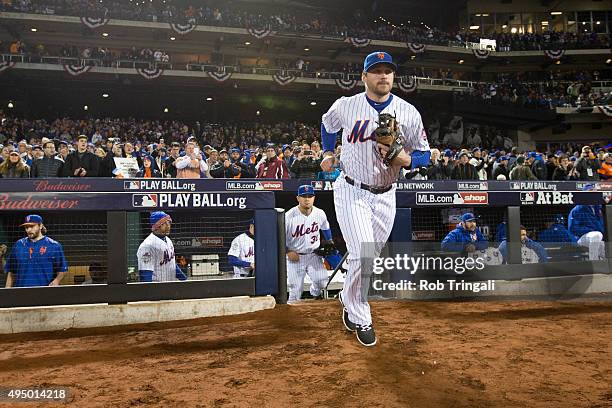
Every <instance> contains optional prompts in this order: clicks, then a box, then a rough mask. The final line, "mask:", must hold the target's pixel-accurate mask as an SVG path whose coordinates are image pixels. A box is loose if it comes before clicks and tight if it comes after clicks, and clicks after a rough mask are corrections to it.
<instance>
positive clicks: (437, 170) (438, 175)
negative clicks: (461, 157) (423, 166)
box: [427, 149, 453, 180]
mask: <svg viewBox="0 0 612 408" xmlns="http://www.w3.org/2000/svg"><path fill="white" fill-rule="evenodd" d="M452 156H453V152H451V150H450V149H446V150H445V151H444V155H443V156H442V157H440V151H439V150H438V149H431V158H430V163H429V167H428V168H427V179H428V180H448V179H450V176H451V171H452V167H453V166H452V163H451V157H452Z"/></svg>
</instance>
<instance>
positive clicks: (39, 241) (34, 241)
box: [4, 214, 68, 288]
mask: <svg viewBox="0 0 612 408" xmlns="http://www.w3.org/2000/svg"><path fill="white" fill-rule="evenodd" d="M20 227H25V232H26V235H27V237H25V238H21V239H20V240H19V241H17V242H16V243H15V245H14V246H13V249H12V251H11V253H10V254H9V256H8V258H7V260H6V265H5V266H4V270H5V272H6V273H7V274H8V276H7V279H6V287H7V288H12V287H29V286H59V284H60V282H61V281H62V279H63V278H64V276H65V275H66V273H67V272H68V262H66V257H65V256H64V250H63V249H62V245H61V244H60V243H59V242H57V241H55V240H53V239H51V238H49V237H47V236H45V234H46V233H47V229H46V227H45V226H44V224H43V219H42V217H41V216H40V215H36V214H31V215H28V216H27V217H26V218H25V222H24V223H23V224H21V225H20Z"/></svg>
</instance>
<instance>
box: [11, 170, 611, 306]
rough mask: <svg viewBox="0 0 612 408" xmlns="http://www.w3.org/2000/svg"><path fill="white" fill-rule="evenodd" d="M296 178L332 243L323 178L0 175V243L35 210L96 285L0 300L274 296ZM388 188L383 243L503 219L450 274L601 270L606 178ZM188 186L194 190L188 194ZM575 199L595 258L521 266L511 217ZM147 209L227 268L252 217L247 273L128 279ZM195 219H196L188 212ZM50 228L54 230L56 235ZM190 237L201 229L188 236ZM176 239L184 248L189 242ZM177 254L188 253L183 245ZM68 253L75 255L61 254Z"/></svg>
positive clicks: (535, 215)
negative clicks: (498, 250) (595, 238)
mask: <svg viewBox="0 0 612 408" xmlns="http://www.w3.org/2000/svg"><path fill="white" fill-rule="evenodd" d="M304 183H306V184H311V185H313V186H314V187H315V189H316V190H317V199H316V200H317V202H316V205H317V206H319V207H321V208H323V209H324V210H325V211H326V213H327V214H328V217H329V219H330V223H331V225H332V232H333V234H334V238H335V239H336V242H337V243H338V245H339V247H340V248H341V249H342V248H343V243H342V237H341V234H340V231H339V228H338V224H337V221H336V220H335V214H334V206H333V198H332V188H333V183H332V182H329V181H311V180H282V181H281V180H218V179H217V180H167V179H166V180H162V179H153V180H142V179H141V180H114V179H101V178H100V179H94V178H92V179H47V180H37V179H28V180H16V179H0V244H6V245H7V246H8V247H9V250H10V249H11V246H12V245H13V244H14V242H15V241H16V239H18V238H21V237H23V236H24V234H23V229H22V228H21V229H20V228H19V227H18V226H19V224H21V222H23V218H24V217H25V215H27V214H30V213H37V214H40V215H42V216H43V217H44V218H45V223H46V225H47V227H48V229H49V230H50V232H49V234H48V235H49V236H50V237H52V238H53V237H54V236H55V237H58V236H59V237H60V239H59V240H60V242H61V241H64V242H66V243H68V242H69V247H70V248H65V250H66V252H67V253H69V254H67V255H69V256H68V258H70V259H69V264H70V262H73V263H79V262H82V263H87V264H89V267H90V268H91V266H92V264H94V263H95V264H96V265H95V267H96V268H97V270H99V271H100V270H101V271H102V272H101V273H102V274H104V280H103V282H102V283H96V282H91V284H85V285H81V284H79V283H82V282H77V281H76V280H75V281H74V282H71V283H74V284H72V285H62V286H60V287H55V288H45V287H32V288H12V289H2V290H1V291H0V293H1V294H2V296H0V307H16V306H42V305H54V304H79V303H126V302H135V301H153V300H163V299H192V298H210V297H224V296H238V295H247V296H259V295H273V296H275V297H276V299H277V302H280V303H282V302H284V301H285V300H286V293H287V292H286V272H285V269H284V268H285V262H284V260H285V254H284V251H285V245H284V241H285V238H284V213H283V209H284V210H286V209H289V208H290V207H292V206H294V205H295V204H296V201H295V200H296V199H295V195H296V194H295V191H296V190H297V187H298V186H299V185H301V184H304ZM396 194H397V207H398V209H397V216H396V220H395V223H394V228H393V230H392V233H391V238H390V242H392V243H411V244H414V245H421V246H420V247H419V248H424V249H427V248H429V250H431V251H435V248H434V247H433V246H430V247H428V246H427V245H428V244H437V243H439V242H440V241H441V240H442V239H443V237H444V235H445V234H446V233H448V231H449V228H451V227H452V226H453V225H454V223H456V220H457V217H458V216H459V215H460V214H462V213H465V212H468V211H470V212H474V213H476V214H477V215H478V216H479V217H480V220H481V221H480V222H479V223H480V226H481V228H482V229H483V231H484V232H485V233H486V235H487V236H488V237H490V241H491V242H494V241H495V239H494V238H493V237H495V236H496V235H498V234H497V233H498V230H497V229H498V228H499V225H500V224H502V223H504V222H505V224H506V226H507V228H506V231H505V232H504V237H506V238H507V240H508V243H509V244H508V259H507V264H504V265H495V266H487V268H485V269H484V270H482V271H478V272H472V273H465V274H463V275H462V276H461V277H462V279H465V280H486V279H502V280H520V279H525V278H533V277H551V276H568V275H572V276H573V275H585V274H595V273H602V274H610V273H612V261H611V254H612V248H611V246H610V243H611V242H612V237H611V231H612V205H611V204H610V197H611V196H612V183H606V182H594V183H593V182H484V181H483V182H479V181H467V182H464V181H418V182H415V181H411V182H408V181H400V182H398V184H397V193H396ZM195 195H197V196H198V197H199V198H198V200H195V201H194V199H193V197H194V196H195ZM204 197H206V199H204ZM579 204H583V205H601V206H602V208H603V209H604V211H603V214H604V224H605V236H604V241H605V246H606V247H605V256H606V258H605V259H603V260H597V261H591V260H588V259H587V258H586V256H585V254H584V251H580V250H577V251H575V254H572V255H571V256H572V258H570V259H563V258H562V257H563V256H568V251H566V250H565V249H564V248H563V247H562V246H561V247H558V248H556V249H555V248H553V249H551V250H550V254H551V259H550V261H551V262H547V263H535V264H524V263H523V261H522V258H521V249H520V242H519V241H520V230H519V226H520V225H521V224H526V227H527V228H528V229H529V230H530V231H534V232H537V231H540V230H541V229H542V228H543V227H544V225H545V223H546V222H547V220H549V219H551V218H552V217H553V216H556V215H557V214H561V215H563V216H564V217H565V220H566V221H565V222H566V223H567V216H568V213H569V211H570V210H571V209H572V208H573V206H575V205H579ZM220 205H223V206H220ZM154 210H164V211H168V212H169V213H170V214H171V215H172V216H173V217H175V218H176V219H177V220H179V223H178V224H176V225H183V226H184V230H180V227H177V228H179V229H175V230H174V231H173V232H171V234H170V236H171V238H173V240H174V241H175V242H181V241H182V240H185V239H187V238H190V237H191V236H192V235H193V238H205V241H206V242H207V243H208V244H207V245H208V246H203V247H202V248H203V252H206V253H216V254H217V255H219V264H220V265H223V267H222V269H226V270H225V272H228V273H229V271H228V270H227V269H228V265H227V260H223V259H222V258H223V252H226V250H227V244H228V243H229V241H230V239H231V238H232V237H233V236H234V235H236V234H238V233H239V232H241V231H242V230H243V229H244V228H245V222H246V221H247V220H248V219H250V218H251V217H253V218H254V219H255V226H256V228H255V242H256V244H255V263H256V273H255V276H254V277H250V278H241V279H231V278H230V277H229V276H228V275H227V274H226V275H225V276H223V277H217V278H215V277H213V278H209V279H198V278H195V277H194V275H193V274H191V275H190V277H189V280H188V281H187V282H164V283H139V282H138V279H137V278H134V276H135V275H134V274H135V273H137V265H136V264H135V248H136V247H137V244H138V243H139V242H140V240H142V239H143V238H144V237H145V236H146V228H147V225H146V224H147V217H148V214H149V213H150V212H151V211H154ZM198 217H199V218H202V217H203V220H200V221H195V220H196V219H198ZM181 223H182V224H181ZM198 223H199V224H198ZM230 223H234V224H235V226H234V227H233V229H231V228H230V230H231V231H230V232H228V233H225V235H224V236H223V237H222V238H223V242H224V243H225V247H224V248H222V249H219V248H215V247H214V242H215V236H214V235H212V236H211V234H212V233H208V232H206V231H211V230H212V231H216V230H221V229H222V227H223V228H226V227H227V225H229V224H230ZM62 226H65V227H66V231H64V232H63V233H62V232H61V228H62ZM208 227H210V228H208ZM7 231H8V232H9V233H8V234H7ZM201 231H204V232H201ZM3 232H4V233H3ZM198 234H199V235H198ZM202 234H204V237H202V236H200V235H202ZM221 235H223V234H221ZM88 237H89V238H88ZM198 242H200V244H201V243H202V241H201V240H200V241H198ZM200 244H198V245H200ZM181 245H183V246H187V247H188V246H189V243H188V242H187V244H181ZM175 246H176V245H175ZM413 248H414V247H413ZM189 251H191V253H192V254H193V253H195V252H194V251H193V249H192V248H191V249H189V250H188V251H187V252H189ZM178 252H179V251H177V254H178ZM79 257H80V258H79ZM75 259H77V261H70V260H75ZM224 262H225V263H224ZM135 269H136V270H135ZM426 273H427V277H428V278H432V279H433V278H436V277H437V276H441V277H442V276H445V273H446V272H444V271H426ZM90 275H91V274H90ZM418 277H419V275H416V276H415V278H418Z"/></svg>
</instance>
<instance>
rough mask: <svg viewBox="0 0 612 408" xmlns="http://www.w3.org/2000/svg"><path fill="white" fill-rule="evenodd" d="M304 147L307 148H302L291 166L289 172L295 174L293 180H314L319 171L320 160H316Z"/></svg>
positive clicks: (310, 151) (313, 154)
mask: <svg viewBox="0 0 612 408" xmlns="http://www.w3.org/2000/svg"><path fill="white" fill-rule="evenodd" d="M305 147H308V146H302V150H301V151H300V153H298V156H297V159H296V160H295V161H294V162H293V164H292V165H291V172H292V173H294V174H295V178H299V179H316V178H317V173H318V172H319V171H320V170H321V160H320V159H318V158H316V156H315V152H313V151H312V150H310V149H305Z"/></svg>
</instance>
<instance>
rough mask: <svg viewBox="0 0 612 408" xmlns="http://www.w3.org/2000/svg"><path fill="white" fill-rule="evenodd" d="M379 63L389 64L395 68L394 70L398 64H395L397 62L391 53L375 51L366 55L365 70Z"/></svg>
mask: <svg viewBox="0 0 612 408" xmlns="http://www.w3.org/2000/svg"><path fill="white" fill-rule="evenodd" d="M378 64H387V65H390V66H391V67H392V68H393V71H396V70H397V65H395V62H393V58H392V57H391V55H390V54H389V53H386V52H384V51H375V52H373V53H371V54H368V56H367V57H365V60H364V61H363V72H368V70H370V68H372V67H373V66H374V65H378Z"/></svg>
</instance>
